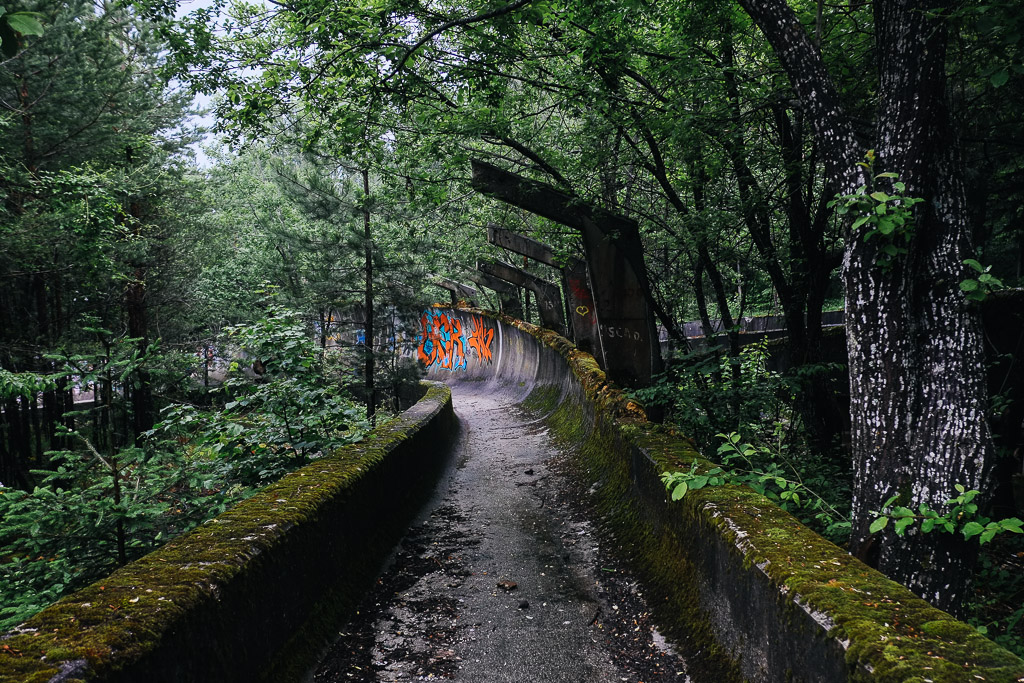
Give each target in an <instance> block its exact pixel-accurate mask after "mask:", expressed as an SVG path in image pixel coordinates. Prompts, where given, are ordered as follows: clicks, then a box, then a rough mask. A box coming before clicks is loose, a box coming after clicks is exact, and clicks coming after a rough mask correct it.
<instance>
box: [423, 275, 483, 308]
mask: <svg viewBox="0 0 1024 683" xmlns="http://www.w3.org/2000/svg"><path fill="white" fill-rule="evenodd" d="M434 284H436V285H437V286H438V287H441V288H443V289H447V290H448V291H449V292H451V293H452V304H453V305H454V304H457V303H458V302H459V300H460V299H464V300H465V301H466V303H468V304H469V305H470V306H476V305H477V303H476V297H477V295H478V294H479V292H477V291H476V290H475V289H473V288H472V287H470V286H469V285H464V284H462V283H461V282H455V281H454V280H449V279H448V278H443V277H441V278H437V279H435V280H434Z"/></svg>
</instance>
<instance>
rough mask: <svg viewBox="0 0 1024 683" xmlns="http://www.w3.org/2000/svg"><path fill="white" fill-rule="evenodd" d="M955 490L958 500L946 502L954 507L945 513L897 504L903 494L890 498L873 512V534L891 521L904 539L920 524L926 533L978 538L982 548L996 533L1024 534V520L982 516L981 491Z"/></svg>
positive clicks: (925, 507)
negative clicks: (978, 501) (909, 529)
mask: <svg viewBox="0 0 1024 683" xmlns="http://www.w3.org/2000/svg"><path fill="white" fill-rule="evenodd" d="M954 488H955V489H956V492H957V495H956V497H954V498H950V499H949V500H947V501H946V504H947V505H949V506H950V508H949V509H948V510H946V511H945V512H941V513H940V512H938V511H936V510H933V509H931V508H930V507H929V506H928V505H927V504H925V503H921V504H920V505H918V507H917V511H916V512H915V511H914V510H911V509H910V508H908V507H905V506H903V505H896V504H895V503H896V502H897V501H898V500H899V498H900V496H899V494H897V495H895V496H890V497H889V499H888V500H886V501H885V502H884V503H883V504H882V509H881V510H877V511H872V514H874V515H877V517H876V518H875V521H873V522H872V523H871V526H870V527H869V529H870V531H871V533H877V532H879V531H881V530H882V529H885V528H886V527H887V526H888V525H889V522H892V525H893V531H895V532H896V535H898V536H902V535H903V534H905V533H906V531H907V529H908V528H910V527H911V526H915V525H917V524H918V523H920V526H919V527H915V528H919V529H920V530H921V532H922V533H925V534H927V533H931V532H932V531H941V532H943V533H948V534H952V533H956V532H957V531H959V532H960V533H961V534H963V537H964V540H969V539H971V538H974V537H975V536H976V537H977V538H978V542H979V543H981V544H982V545H984V544H985V543H988V542H989V541H991V540H992V539H993V538H994V537H995V536H996V534H1000V533H1003V532H1012V533H1015V534H1019V533H1024V530H1022V529H1021V527H1022V526H1024V521H1022V520H1020V519H1018V518H1016V517H1009V518H1007V519H1001V520H998V521H992V520H990V519H989V518H988V517H983V516H981V515H979V514H978V504H977V503H975V502H974V499H975V498H976V497H977V496H978V495H979V493H980V492H979V491H976V490H974V489H971V490H969V491H968V490H967V489H966V487H965V486H964V485H963V484H955V485H954Z"/></svg>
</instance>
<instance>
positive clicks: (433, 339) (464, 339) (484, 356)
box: [416, 308, 494, 371]
mask: <svg viewBox="0 0 1024 683" xmlns="http://www.w3.org/2000/svg"><path fill="white" fill-rule="evenodd" d="M470 326H471V328H472V329H469V330H466V329H464V327H463V321H462V319H461V318H459V317H458V316H454V315H449V314H448V312H447V311H443V310H439V309H433V308H428V309H427V310H425V311H423V315H421V316H420V344H419V346H418V347H417V349H416V357H417V358H418V359H419V360H420V361H421V362H422V363H423V364H424V365H426V366H427V367H428V368H429V367H432V366H435V365H436V366H438V367H441V368H445V369H447V370H451V371H455V370H465V369H466V366H467V359H468V357H471V354H470V352H474V353H475V355H476V357H477V359H478V361H479V362H480V363H490V362H491V342H493V341H494V328H493V327H488V326H487V324H486V323H485V322H484V319H483V318H482V317H480V316H473V318H472V321H471V325H470Z"/></svg>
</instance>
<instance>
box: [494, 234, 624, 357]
mask: <svg viewBox="0 0 1024 683" xmlns="http://www.w3.org/2000/svg"><path fill="white" fill-rule="evenodd" d="M487 241H488V242H490V243H491V244H495V245H497V246H499V247H503V248H505V249H508V250H509V251H514V252H515V253H517V254H522V255H523V256H526V257H527V258H531V259H533V260H534V261H539V262H541V263H544V264H546V265H549V266H551V267H552V268H556V269H558V270H559V271H560V272H561V274H562V293H563V294H564V296H565V303H566V317H567V319H568V320H569V328H570V329H569V331H570V332H571V334H572V338H573V341H574V342H575V343H576V346H577V347H578V348H579V349H580V350H582V351H586V352H587V353H589V354H591V355H592V356H594V357H595V358H597V359H598V361H599V362H601V361H602V360H603V354H602V353H601V337H600V334H599V330H600V328H599V326H598V321H597V311H596V310H595V306H594V296H593V294H592V292H591V287H590V277H589V275H588V273H587V264H586V262H585V261H582V260H580V259H578V258H571V257H570V258H569V260H568V262H559V260H558V259H556V258H555V253H554V252H553V251H552V249H551V247H549V246H548V245H546V244H544V243H543V242H539V241H537V240H535V239H533V238H531V237H527V236H526V235H520V234H519V233H515V232H512V231H511V230H508V229H506V228H503V227H501V226H499V225H495V224H494V223H490V224H488V225H487ZM602 367H604V366H603V363H602Z"/></svg>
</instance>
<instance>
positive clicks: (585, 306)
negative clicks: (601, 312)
mask: <svg viewBox="0 0 1024 683" xmlns="http://www.w3.org/2000/svg"><path fill="white" fill-rule="evenodd" d="M569 289H570V291H572V296H573V298H574V299H575V301H574V303H576V304H578V305H577V306H576V308H575V311H576V315H578V316H580V317H581V318H584V319H585V320H587V322H589V323H590V324H591V325H593V324H594V323H595V321H596V318H595V317H594V316H592V315H590V313H591V312H592V311H593V310H594V297H592V296H591V295H590V288H588V287H587V283H586V282H585V281H584V279H583V278H581V277H578V276H570V277H569ZM588 316H589V317H588Z"/></svg>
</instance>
